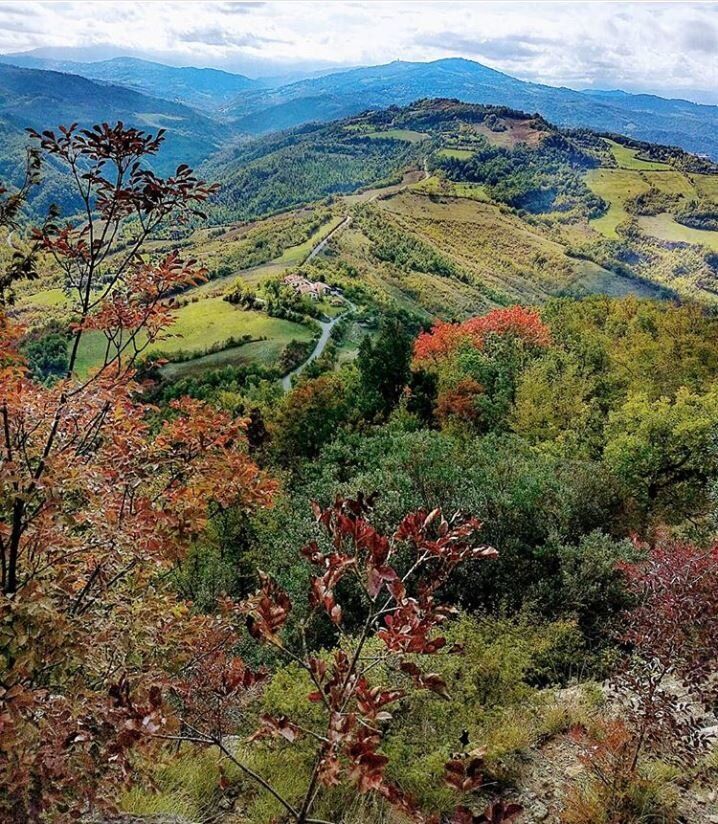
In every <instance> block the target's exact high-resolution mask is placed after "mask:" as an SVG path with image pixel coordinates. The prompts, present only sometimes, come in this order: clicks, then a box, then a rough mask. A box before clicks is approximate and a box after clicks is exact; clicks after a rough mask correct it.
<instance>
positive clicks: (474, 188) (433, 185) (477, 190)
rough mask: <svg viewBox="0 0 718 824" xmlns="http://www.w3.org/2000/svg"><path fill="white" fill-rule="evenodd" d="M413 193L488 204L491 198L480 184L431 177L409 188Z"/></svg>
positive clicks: (435, 176)
mask: <svg viewBox="0 0 718 824" xmlns="http://www.w3.org/2000/svg"><path fill="white" fill-rule="evenodd" d="M409 188H410V189H411V190H412V191H415V192H424V193H425V194H427V195H443V196H444V197H464V198H467V199H468V200H478V201H480V202H482V203H489V202H490V201H491V198H490V197H489V196H488V194H487V192H486V188H485V186H484V185H483V184H482V183H468V182H464V181H460V182H457V181H453V180H445V179H443V178H441V177H438V176H437V175H432V176H431V177H429V178H427V179H426V180H420V181H419V182H418V183H414V184H413V185H412V186H410V187H409Z"/></svg>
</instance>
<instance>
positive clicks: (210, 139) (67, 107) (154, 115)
mask: <svg viewBox="0 0 718 824" xmlns="http://www.w3.org/2000/svg"><path fill="white" fill-rule="evenodd" d="M117 120H121V121H123V122H124V123H128V124H132V125H134V126H137V127H139V128H144V129H147V130H156V129H159V128H166V129H167V140H166V143H165V147H164V149H163V151H162V152H161V153H160V155H159V156H158V157H157V160H156V161H155V162H156V168H157V170H158V171H159V172H161V173H163V174H166V173H168V172H171V171H174V170H175V169H176V168H177V166H178V165H179V163H183V162H184V163H188V164H190V165H196V164H199V163H201V162H202V161H203V160H205V159H206V158H207V157H208V156H209V155H211V154H212V153H213V152H215V151H216V150H217V149H219V148H220V147H221V146H222V145H223V143H224V142H225V141H226V136H227V128H226V127H225V126H224V125H222V124H221V123H219V122H218V121H217V120H214V119H211V118H209V117H206V116H205V115H203V114H201V113H200V112H198V111H197V110H196V109H194V108H191V107H190V106H186V105H184V104H181V103H176V102H173V101H170V100H166V99H163V98H161V97H150V96H148V95H145V94H141V93H140V92H137V91H134V90H133V89H129V88H127V87H125V86H111V85H107V84H105V83H97V82H93V81H91V80H87V79H86V78H84V77H80V76H79V75H76V74H65V73H61V72H56V71H42V70H38V69H24V68H17V67H15V66H9V65H0V122H2V126H3V129H2V130H1V132H0V135H1V138H0V139H1V142H0V171H5V173H7V167H8V165H10V166H12V164H13V163H16V162H17V146H16V144H17V143H18V141H19V142H20V144H21V143H22V142H23V141H24V130H25V129H26V128H27V127H32V128H34V129H38V130H43V129H56V128H57V126H58V125H60V124H63V125H70V124H71V123H74V122H77V123H80V124H81V125H83V126H91V125H92V124H94V123H97V122H100V121H108V122H109V121H117Z"/></svg>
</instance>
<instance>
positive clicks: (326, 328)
mask: <svg viewBox="0 0 718 824" xmlns="http://www.w3.org/2000/svg"><path fill="white" fill-rule="evenodd" d="M344 300H346V298H344ZM353 308H354V306H353V305H352V304H349V308H348V309H347V310H346V312H342V313H341V315H337V316H336V317H335V318H332V319H331V320H320V321H318V323H319V325H320V326H321V327H322V334H321V335H320V336H319V340H318V341H317V345H316V346H315V347H314V349H313V350H312V354H311V355H310V356H309V357H308V358H307V359H306V360H305V361H304V363H302V364H300V365H299V366H298V367H297V368H296V369H293V370H292V371H291V372H289V374H287V375H285V376H284V377H283V378H282V389H284V391H285V392H289V390H290V389H291V388H292V378H293V377H294V376H295V375H299V374H300V373H301V372H302V370H303V369H305V368H306V366H307V364H310V363H311V362H312V361H313V360H316V358H318V357H319V356H320V355H321V354H322V352H323V351H324V348H325V346H326V345H327V343H328V342H329V338H330V337H331V334H332V329H333V328H334V327H335V325H336V324H337V323H338V322H339V321H340V320H341V319H342V318H343V317H344V316H345V315H347V314H348V313H349V312H350V311H351V310H352V309H353Z"/></svg>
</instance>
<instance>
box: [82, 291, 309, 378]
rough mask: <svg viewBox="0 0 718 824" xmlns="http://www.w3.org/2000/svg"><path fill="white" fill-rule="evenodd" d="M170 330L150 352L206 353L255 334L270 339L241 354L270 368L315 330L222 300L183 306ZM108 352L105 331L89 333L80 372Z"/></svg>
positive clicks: (252, 346)
mask: <svg viewBox="0 0 718 824" xmlns="http://www.w3.org/2000/svg"><path fill="white" fill-rule="evenodd" d="M170 331H171V335H172V337H169V338H167V339H166V340H162V341H157V342H156V343H154V344H153V345H152V346H150V347H149V348H148V350H147V351H148V353H151V352H163V353H167V355H168V356H169V357H170V358H171V357H172V354H173V353H178V352H181V351H187V352H196V351H202V350H205V349H207V348H209V347H211V346H213V345H215V344H220V343H222V342H223V341H226V340H227V339H228V338H230V337H234V338H239V337H242V336H243V335H251V337H253V338H261V337H266V338H268V340H267V341H259V342H258V343H257V344H247V345H245V346H243V347H239V349H238V351H239V350H242V351H241V355H242V357H243V358H244V359H245V360H250V361H253V362H257V363H263V364H265V365H268V364H270V363H271V362H272V360H273V358H274V357H276V356H277V355H278V354H279V352H281V350H282V348H283V347H284V346H285V345H286V344H287V343H289V341H290V340H292V338H297V339H298V340H309V339H310V338H311V337H312V331H311V330H310V329H309V328H307V327H306V326H302V325H301V324H298V323H292V322H291V321H288V320H281V319H279V318H270V317H267V315H265V314H263V313H262V312H254V311H250V312H245V311H242V310H241V309H240V308H238V307H235V306H233V305H232V304H231V303H228V302H227V301H225V300H222V298H219V297H215V298H206V299H204V300H198V301H197V302H196V303H189V304H188V305H187V306H183V307H182V308H181V309H180V310H179V311H178V312H177V322H176V324H175V325H174V326H173V327H172V328H171V330H170ZM104 353H105V336H104V335H103V334H102V333H101V332H91V333H88V334H86V335H85V336H84V337H83V342H82V345H81V346H80V352H79V356H78V363H77V370H78V372H79V373H80V374H85V373H87V371H88V370H89V369H91V368H92V367H93V366H95V365H97V364H98V363H100V362H101V361H102V359H103V357H104ZM213 354H216V353H213Z"/></svg>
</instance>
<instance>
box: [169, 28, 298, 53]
mask: <svg viewBox="0 0 718 824" xmlns="http://www.w3.org/2000/svg"><path fill="white" fill-rule="evenodd" d="M177 39H178V40H180V41H181V42H183V43H200V44H203V45H205V46H234V47H238V48H246V47H251V46H262V45H266V44H269V43H288V42H289V41H288V40H281V39H279V38H276V37H263V36H261V35H257V34H250V33H249V32H247V33H245V34H234V33H232V32H230V31H227V30H226V29H223V28H221V27H220V26H206V27H204V28H199V29H192V30H190V31H187V32H183V33H181V34H179V35H178V38H177Z"/></svg>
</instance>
